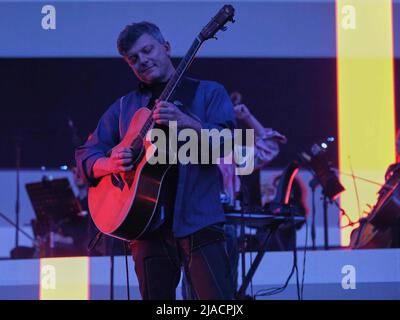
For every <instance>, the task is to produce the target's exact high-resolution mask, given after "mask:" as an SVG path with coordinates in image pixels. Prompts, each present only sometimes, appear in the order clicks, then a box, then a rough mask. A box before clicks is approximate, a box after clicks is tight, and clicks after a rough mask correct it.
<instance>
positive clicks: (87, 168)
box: [75, 100, 120, 186]
mask: <svg viewBox="0 0 400 320" xmlns="http://www.w3.org/2000/svg"><path fill="white" fill-rule="evenodd" d="M119 104H120V102H119V100H118V101H116V102H115V103H114V104H112V105H111V106H110V107H109V108H108V110H107V111H106V112H105V113H104V114H103V116H102V117H101V118H100V121H99V123H98V125H97V128H96V130H95V131H94V132H93V133H92V134H90V135H89V138H88V140H87V141H86V142H85V144H84V145H82V146H80V147H78V148H77V149H76V151H75V160H76V165H77V169H78V171H79V174H80V175H81V176H82V177H83V178H84V179H85V180H86V182H87V183H88V184H89V186H93V185H96V183H97V182H98V179H95V178H94V177H93V170H92V168H93V165H94V163H95V162H96V160H97V159H99V158H102V157H105V156H107V153H108V152H109V151H110V150H111V149H112V148H113V147H114V146H115V145H117V144H118V142H119V141H120V136H119V112H120V105H119Z"/></svg>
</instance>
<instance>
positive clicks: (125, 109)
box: [76, 81, 235, 237]
mask: <svg viewBox="0 0 400 320" xmlns="http://www.w3.org/2000/svg"><path fill="white" fill-rule="evenodd" d="M150 98H151V95H150V94H148V93H147V94H146V93H144V92H143V91H141V90H136V91H133V92H132V93H129V94H127V95H126V96H123V97H121V98H120V99H118V100H117V101H116V102H115V103H114V104H112V105H111V106H110V107H109V109H108V110H107V111H106V112H105V113H104V115H103V116H102V117H101V119H100V121H99V123H98V126H97V128H96V130H95V131H94V132H93V133H92V135H91V137H90V138H89V139H88V141H87V142H86V143H85V144H84V145H83V146H81V147H79V148H78V149H77V150H76V162H77V167H78V170H80V172H81V174H82V176H83V177H85V178H86V180H87V182H88V184H89V185H93V184H95V183H96V179H94V178H93V172H92V167H93V164H94V163H95V161H96V160H97V159H99V158H101V157H105V156H106V155H107V153H108V152H109V151H110V150H111V149H112V148H113V147H114V146H116V145H117V144H118V143H119V142H120V141H121V140H122V138H123V137H124V135H125V134H126V132H127V130H128V127H129V124H130V121H131V119H132V117H133V115H134V114H135V112H136V111H137V110H138V109H139V108H140V107H144V106H147V105H148V103H149V101H150ZM184 107H185V108H184V109H185V110H186V111H187V113H188V114H189V115H191V116H192V117H195V118H196V120H198V121H200V122H201V125H202V128H203V129H217V130H222V129H225V128H227V129H231V130H232V129H233V128H234V125H235V116H234V111H233V106H232V102H231V100H230V98H229V96H228V94H227V92H226V90H225V89H224V87H223V86H222V85H220V84H218V83H216V82H213V81H199V85H198V87H197V90H196V92H195V95H194V98H193V100H192V104H191V106H184ZM178 172H179V177H178V183H177V190H176V196H175V206H174V212H173V226H172V231H173V232H174V234H175V236H176V237H184V236H187V235H189V234H192V233H194V232H196V231H198V230H200V229H202V228H204V227H206V226H209V225H211V224H215V223H220V222H224V221H225V217H224V212H223V208H222V205H221V203H220V190H221V188H220V180H219V173H218V167H217V165H214V164H207V165H205V164H187V165H182V164H179V161H178ZM159 216H160V215H159ZM161 223H162V221H161ZM156 224H157V225H159V224H160V223H156ZM153 225H154V224H153Z"/></svg>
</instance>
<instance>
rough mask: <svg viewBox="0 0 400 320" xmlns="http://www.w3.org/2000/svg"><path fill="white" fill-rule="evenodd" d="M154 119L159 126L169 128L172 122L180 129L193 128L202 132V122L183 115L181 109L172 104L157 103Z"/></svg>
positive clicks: (165, 102)
mask: <svg viewBox="0 0 400 320" xmlns="http://www.w3.org/2000/svg"><path fill="white" fill-rule="evenodd" d="M153 119H154V121H155V122H156V123H157V124H161V125H166V126H168V124H169V122H170V121H176V122H177V126H178V128H192V129H195V130H196V131H200V129H201V124H200V122H198V121H196V120H194V119H193V118H192V117H189V116H188V115H187V114H185V113H183V112H182V111H181V110H179V108H178V107H177V106H176V105H174V104H173V103H171V102H167V101H158V100H157V101H156V106H155V109H154V112H153Z"/></svg>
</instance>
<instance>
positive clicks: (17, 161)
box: [15, 137, 21, 248]
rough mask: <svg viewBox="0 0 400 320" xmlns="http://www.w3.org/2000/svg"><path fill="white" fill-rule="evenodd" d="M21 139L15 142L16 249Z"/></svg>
mask: <svg viewBox="0 0 400 320" xmlns="http://www.w3.org/2000/svg"><path fill="white" fill-rule="evenodd" d="M20 143H21V138H20V137H17V138H16V140H15V169H16V173H17V175H16V186H17V190H16V199H15V248H18V246H19V230H20V228H19V216H20V214H19V213H20V192H19V191H20V187H19V185H20V170H21V145H20Z"/></svg>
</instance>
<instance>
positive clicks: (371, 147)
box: [336, 0, 395, 245]
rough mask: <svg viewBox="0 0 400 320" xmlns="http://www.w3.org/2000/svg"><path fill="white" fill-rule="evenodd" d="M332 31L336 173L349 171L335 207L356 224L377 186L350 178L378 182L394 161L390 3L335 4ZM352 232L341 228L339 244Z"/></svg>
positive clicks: (349, 1) (373, 198) (344, 221)
mask: <svg viewBox="0 0 400 320" xmlns="http://www.w3.org/2000/svg"><path fill="white" fill-rule="evenodd" d="M336 30H337V90H338V92H337V97H338V98H337V101H338V145H339V169H340V171H341V172H343V173H350V176H347V175H346V176H345V175H342V176H341V182H342V184H343V185H344V187H345V188H346V190H347V191H346V192H344V193H343V194H342V195H341V206H342V207H343V208H344V209H345V211H346V213H347V215H348V216H349V217H350V219H351V220H352V221H353V222H357V221H358V220H359V218H360V217H361V216H362V214H363V211H365V210H369V209H368V204H369V205H373V204H374V203H375V202H376V200H377V196H376V192H377V191H378V189H379V186H377V185H374V184H371V183H367V182H365V181H360V180H357V179H355V178H352V177H351V175H354V176H357V177H362V178H365V179H369V180H372V181H377V182H380V183H383V182H384V173H385V170H386V169H387V167H388V166H389V164H390V163H392V162H394V160H395V103H394V71H393V65H394V62H393V23H392V1H391V0H379V1H370V0H363V1H360V0H358V1H357V0H337V1H336ZM347 224H348V220H347V218H345V217H342V221H341V226H342V227H343V226H344V225H347ZM352 230H353V227H345V228H342V233H341V243H342V245H348V244H349V240H350V233H351V231H352Z"/></svg>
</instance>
